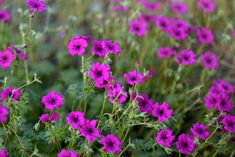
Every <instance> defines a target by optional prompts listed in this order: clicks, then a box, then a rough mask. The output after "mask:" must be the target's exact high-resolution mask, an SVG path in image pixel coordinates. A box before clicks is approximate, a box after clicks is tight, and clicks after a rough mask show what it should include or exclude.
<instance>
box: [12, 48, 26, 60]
mask: <svg viewBox="0 0 235 157" xmlns="http://www.w3.org/2000/svg"><path fill="white" fill-rule="evenodd" d="M9 48H11V49H13V50H14V51H15V52H16V53H17V55H18V56H19V57H20V58H21V59H23V60H25V61H27V60H28V55H27V54H26V53H25V52H23V51H21V50H20V49H18V48H17V47H16V46H15V45H11V46H10V47H9Z"/></svg>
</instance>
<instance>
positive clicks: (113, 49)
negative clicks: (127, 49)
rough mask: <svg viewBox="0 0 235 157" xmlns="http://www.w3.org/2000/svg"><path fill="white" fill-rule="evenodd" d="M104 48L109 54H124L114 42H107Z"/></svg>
mask: <svg viewBox="0 0 235 157" xmlns="http://www.w3.org/2000/svg"><path fill="white" fill-rule="evenodd" d="M104 47H105V49H106V51H107V52H108V53H113V54H120V53H121V52H122V49H121V47H120V46H119V44H118V43H117V42H113V41H112V40H105V41H104Z"/></svg>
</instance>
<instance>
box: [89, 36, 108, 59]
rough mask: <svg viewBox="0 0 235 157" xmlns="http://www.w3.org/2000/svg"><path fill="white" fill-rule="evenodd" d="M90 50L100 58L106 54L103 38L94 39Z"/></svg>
mask: <svg viewBox="0 0 235 157" xmlns="http://www.w3.org/2000/svg"><path fill="white" fill-rule="evenodd" d="M91 50H92V53H93V54H94V55H95V56H99V57H101V58H105V56H106V54H107V53H108V52H107V49H106V47H105V42H104V41H103V40H96V41H94V42H93V47H92V49H91Z"/></svg>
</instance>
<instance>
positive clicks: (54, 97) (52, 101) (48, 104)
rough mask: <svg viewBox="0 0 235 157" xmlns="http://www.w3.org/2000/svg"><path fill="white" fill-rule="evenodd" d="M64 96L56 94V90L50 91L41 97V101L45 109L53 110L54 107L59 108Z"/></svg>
mask: <svg viewBox="0 0 235 157" xmlns="http://www.w3.org/2000/svg"><path fill="white" fill-rule="evenodd" d="M63 100H64V97H63V96H62V95H60V94H58V93H57V92H56V91H51V92H50V93H48V94H47V95H46V96H43V97H42V103H43V104H44V105H45V108H46V109H47V110H54V109H55V108H61V107H62V106H63V105H64V103H63Z"/></svg>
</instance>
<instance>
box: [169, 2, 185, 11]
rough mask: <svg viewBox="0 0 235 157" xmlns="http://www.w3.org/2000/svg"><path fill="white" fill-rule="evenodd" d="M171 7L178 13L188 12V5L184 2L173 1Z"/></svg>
mask: <svg viewBox="0 0 235 157" xmlns="http://www.w3.org/2000/svg"><path fill="white" fill-rule="evenodd" d="M171 8H172V10H173V12H175V13H176V14H186V13H187V12H188V6H187V4H185V3H184V2H179V1H176V2H172V3H171Z"/></svg>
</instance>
